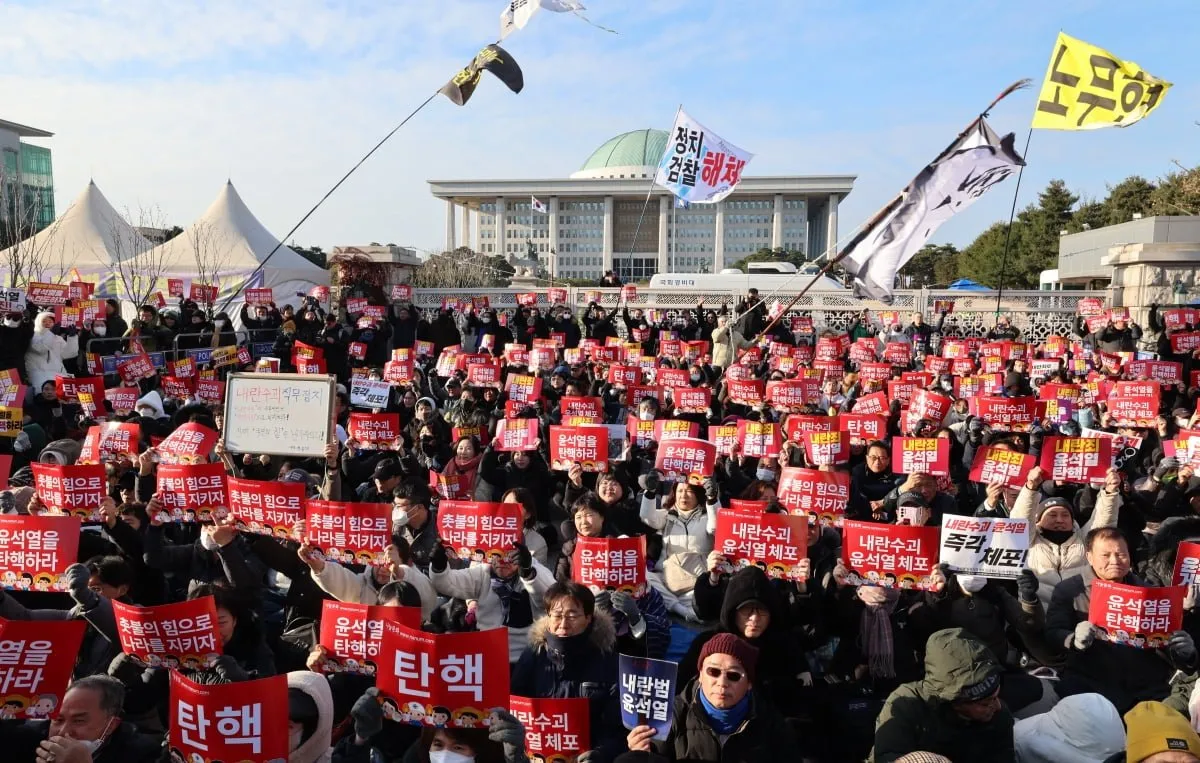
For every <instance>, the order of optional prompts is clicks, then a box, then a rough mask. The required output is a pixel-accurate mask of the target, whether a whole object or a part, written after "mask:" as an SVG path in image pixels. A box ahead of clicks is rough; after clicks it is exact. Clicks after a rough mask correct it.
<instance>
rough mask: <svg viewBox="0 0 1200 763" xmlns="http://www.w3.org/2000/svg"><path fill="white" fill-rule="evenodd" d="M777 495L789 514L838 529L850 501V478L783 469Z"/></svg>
mask: <svg viewBox="0 0 1200 763" xmlns="http://www.w3.org/2000/svg"><path fill="white" fill-rule="evenodd" d="M777 495H778V498H779V503H780V504H781V505H782V506H783V507H784V508H786V509H787V510H788V513H789V514H807V515H808V517H809V519H810V520H812V521H813V522H818V521H819V522H820V523H821V524H823V525H828V526H831V527H841V526H842V523H843V521H844V519H845V516H846V503H847V502H849V500H850V475H849V474H846V473H845V472H823V471H818V470H816V469H801V468H799V467H795V466H785V467H784V468H783V469H782V470H781V471H780V474H779V490H778V491H777Z"/></svg>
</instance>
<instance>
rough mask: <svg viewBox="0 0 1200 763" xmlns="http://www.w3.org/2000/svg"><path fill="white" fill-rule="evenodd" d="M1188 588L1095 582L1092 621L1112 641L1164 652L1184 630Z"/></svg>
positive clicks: (1105, 581)
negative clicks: (1181, 629) (1175, 633)
mask: <svg viewBox="0 0 1200 763" xmlns="http://www.w3.org/2000/svg"><path fill="white" fill-rule="evenodd" d="M1185 595H1187V586H1181V585H1176V586H1163V587H1161V588H1145V587H1142V586H1135V585H1125V584H1124V583H1113V582H1111V581H1108V580H1094V581H1092V595H1091V601H1090V603H1089V605H1088V622H1090V623H1091V624H1092V625H1095V626H1097V627H1100V628H1103V629H1104V631H1105V633H1106V634H1107V637H1108V640H1109V641H1111V642H1112V643H1114V644H1124V645H1126V646H1132V647H1136V648H1138V649H1162V648H1164V647H1165V646H1166V645H1167V639H1168V638H1170V637H1171V634H1172V633H1174V632H1175V631H1177V630H1179V629H1180V628H1182V627H1183V598H1184V596H1185Z"/></svg>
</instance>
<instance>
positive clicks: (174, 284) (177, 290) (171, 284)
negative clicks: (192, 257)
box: [167, 278, 183, 297]
mask: <svg viewBox="0 0 1200 763" xmlns="http://www.w3.org/2000/svg"><path fill="white" fill-rule="evenodd" d="M167 295H168V296H171V297H182V296H183V279H182V278H168V279H167Z"/></svg>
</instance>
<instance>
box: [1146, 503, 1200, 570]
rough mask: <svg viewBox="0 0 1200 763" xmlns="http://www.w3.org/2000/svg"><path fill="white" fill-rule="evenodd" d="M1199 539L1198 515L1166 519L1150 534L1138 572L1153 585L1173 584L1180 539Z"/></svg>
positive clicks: (1194, 540)
mask: <svg viewBox="0 0 1200 763" xmlns="http://www.w3.org/2000/svg"><path fill="white" fill-rule="evenodd" d="M1185 540H1187V541H1193V542H1196V541H1200V517H1197V516H1190V517H1178V518H1173V519H1168V520H1167V521H1165V522H1163V523H1162V525H1160V526H1159V528H1158V532H1156V533H1154V535H1151V536H1150V547H1149V549H1147V553H1146V558H1145V559H1144V560H1143V561H1142V562H1141V563H1140V564H1139V565H1138V567H1137V570H1138V574H1139V575H1140V576H1141V577H1142V578H1145V580H1146V582H1147V583H1148V584H1150V585H1153V586H1165V585H1173V584H1174V576H1175V556H1176V555H1177V553H1178V551H1179V544H1180V543H1181V542H1182V541H1185Z"/></svg>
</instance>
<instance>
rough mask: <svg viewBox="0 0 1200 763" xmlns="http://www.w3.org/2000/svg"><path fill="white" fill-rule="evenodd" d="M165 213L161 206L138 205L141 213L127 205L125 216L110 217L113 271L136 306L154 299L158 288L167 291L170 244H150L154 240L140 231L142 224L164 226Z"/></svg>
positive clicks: (144, 226) (152, 226)
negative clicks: (166, 274) (165, 275)
mask: <svg viewBox="0 0 1200 763" xmlns="http://www.w3.org/2000/svg"><path fill="white" fill-rule="evenodd" d="M164 219H165V218H164V215H163V213H162V210H161V209H160V208H159V207H157V206H154V207H138V210H137V213H136V214H134V213H132V212H130V210H129V208H128V207H126V209H125V218H124V219H122V218H121V217H114V218H113V219H111V220H109V221H108V234H109V238H110V239H111V241H112V246H113V251H112V252H111V253H110V254H111V255H112V259H113V272H115V273H116V275H117V279H118V280H119V281H120V282H121V293H122V294H123V295H124V296H125V298H126V299H127V300H129V301H130V302H132V303H133V305H134V307H135V308H136V307H137V306H139V305H144V304H146V303H147V302H149V301H150V297H152V296H153V295H154V292H155V291H158V290H160V289H161V290H163V291H165V290H166V289H165V286H166V285H165V284H163V283H162V277H163V274H164V273H165V272H166V266H167V256H168V254H169V251H168V249H167V247H164V246H157V247H153V248H151V247H150V243H149V242H148V241H147V240H146V239H145V238H143V237H142V235H141V234H140V233H138V231H137V229H138V228H161V227H163V221H164Z"/></svg>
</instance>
